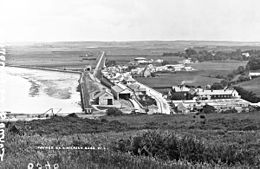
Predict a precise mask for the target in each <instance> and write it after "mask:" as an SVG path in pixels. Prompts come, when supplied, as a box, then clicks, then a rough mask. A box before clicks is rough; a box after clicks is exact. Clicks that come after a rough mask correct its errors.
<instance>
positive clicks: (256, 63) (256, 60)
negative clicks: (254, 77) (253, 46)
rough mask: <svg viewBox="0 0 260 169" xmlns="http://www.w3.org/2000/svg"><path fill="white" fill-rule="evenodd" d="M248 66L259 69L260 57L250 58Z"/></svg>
mask: <svg viewBox="0 0 260 169" xmlns="http://www.w3.org/2000/svg"><path fill="white" fill-rule="evenodd" d="M246 68H247V69H248V70H257V69H260V57H252V58H250V59H249V61H248V63H247V65H246Z"/></svg>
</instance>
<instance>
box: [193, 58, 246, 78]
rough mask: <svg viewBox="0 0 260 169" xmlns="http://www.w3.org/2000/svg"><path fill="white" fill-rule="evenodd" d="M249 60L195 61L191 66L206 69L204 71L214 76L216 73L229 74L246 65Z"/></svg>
mask: <svg viewBox="0 0 260 169" xmlns="http://www.w3.org/2000/svg"><path fill="white" fill-rule="evenodd" d="M246 64H247V61H236V60H227V61H211V62H209V61H208V62H200V63H194V64H192V65H191V66H192V67H193V68H195V69H197V70H202V71H205V72H204V73H206V74H208V75H211V76H214V75H227V74H229V73H231V72H232V71H233V70H235V69H237V68H238V67H239V66H244V67H245V66H246Z"/></svg>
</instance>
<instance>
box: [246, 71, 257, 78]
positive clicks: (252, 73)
mask: <svg viewBox="0 0 260 169" xmlns="http://www.w3.org/2000/svg"><path fill="white" fill-rule="evenodd" d="M248 76H249V78H250V79H252V78H256V77H260V71H254V72H252V71H251V72H249V74H248Z"/></svg>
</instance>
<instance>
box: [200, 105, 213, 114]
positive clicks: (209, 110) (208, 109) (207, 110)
mask: <svg viewBox="0 0 260 169" xmlns="http://www.w3.org/2000/svg"><path fill="white" fill-rule="evenodd" d="M202 113H205V114H210V113H216V109H215V108H214V107H213V106H210V105H207V104H206V105H205V106H203V108H202Z"/></svg>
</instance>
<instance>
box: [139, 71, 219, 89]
mask: <svg viewBox="0 0 260 169" xmlns="http://www.w3.org/2000/svg"><path fill="white" fill-rule="evenodd" d="M205 73H206V72H205V71H194V72H177V73H162V74H157V76H156V77H149V78H144V77H138V78H136V80H137V81H139V82H141V83H143V84H145V85H148V86H150V87H152V88H156V87H169V86H173V85H179V84H181V83H182V82H184V83H185V84H187V85H193V86H205V85H207V84H212V83H214V82H220V81H221V79H217V78H210V77H206V76H203V75H204V74H205Z"/></svg>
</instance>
